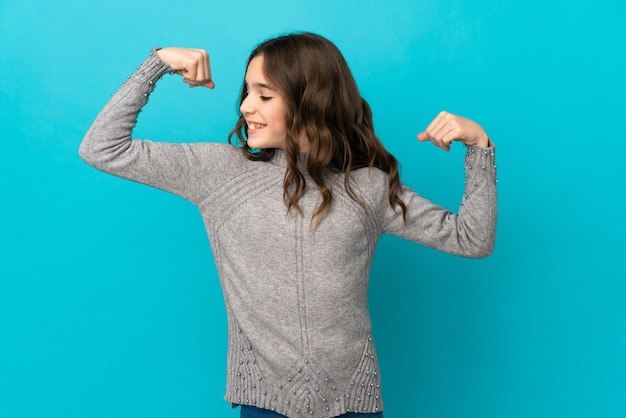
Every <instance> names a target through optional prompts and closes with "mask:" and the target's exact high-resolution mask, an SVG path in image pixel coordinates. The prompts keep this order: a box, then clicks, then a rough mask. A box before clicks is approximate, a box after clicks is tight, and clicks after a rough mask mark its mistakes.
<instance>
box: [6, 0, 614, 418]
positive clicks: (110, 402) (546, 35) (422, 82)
mask: <svg viewBox="0 0 626 418" xmlns="http://www.w3.org/2000/svg"><path fill="white" fill-rule="evenodd" d="M158 3H159V2H149V1H143V2H142V1H139V0H125V1H109V2H84V1H77V0H59V1H55V2H49V1H34V0H20V1H14V2H8V1H5V0H3V1H2V2H0V109H1V111H0V137H1V144H2V148H1V151H0V176H1V177H0V179H1V182H0V195H1V196H2V197H1V199H2V201H1V204H0V211H1V216H0V417H7V418H27V417H28V418H44V417H46V418H47V417H51V418H52V417H54V418H56V417H62V418H84V417H91V418H101V417H102V418H104V417H118V418H124V417H148V416H149V417H155V418H161V417H163V418H164V417H187V418H193V417H235V416H236V413H237V412H236V411H231V410H230V409H229V406H228V405H227V404H226V403H225V402H223V401H222V395H223V393H224V374H225V349H226V338H225V337H226V335H225V333H226V323H225V315H224V312H223V302H222V299H221V292H220V289H219V285H218V282H217V278H216V275H215V271H214V265H213V261H212V259H211V256H210V251H209V245H208V242H207V238H206V236H205V232H204V230H203V226H202V222H201V219H200V216H199V214H198V213H197V211H196V209H195V207H193V205H191V204H190V203H187V202H185V201H183V200H181V199H178V198H176V197H174V196H171V195H169V194H166V193H163V192H160V191H157V190H153V189H150V188H147V187H144V186H140V185H136V184H133V183H130V182H127V181H124V180H120V179H117V178H114V177H111V176H108V175H105V174H102V173H100V172H97V171H95V170H93V169H91V168H89V167H88V166H87V165H85V164H83V163H82V162H81V161H80V160H79V158H78V156H77V148H78V145H79V142H80V140H81V138H82V136H83V135H84V133H85V132H86V130H87V129H88V127H89V125H90V122H91V121H92V120H93V118H94V117H95V116H96V114H97V112H98V111H99V109H100V108H101V107H102V106H103V105H104V103H105V102H106V100H107V99H108V97H109V96H110V94H111V93H112V92H113V91H115V90H116V89H117V87H118V86H119V84H120V83H121V81H122V80H123V79H124V78H125V77H126V76H127V75H128V74H130V73H131V72H132V71H133V70H134V69H135V66H136V65H137V64H138V63H139V61H141V60H142V59H143V58H144V56H145V55H146V54H147V52H148V50H149V48H150V47H153V46H157V45H160V46H168V45H181V46H195V47H203V48H206V49H208V50H209V52H210V53H211V58H212V63H213V71H214V76H215V81H216V83H217V88H216V89H215V90H214V91H209V90H206V89H193V90H190V89H187V88H185V86H184V85H183V84H182V83H181V82H180V79H179V78H177V77H167V78H166V79H165V80H163V81H162V82H161V83H160V85H159V87H158V89H157V91H156V92H155V94H154V95H153V96H152V98H151V102H150V104H149V106H148V107H147V108H146V109H145V111H144V113H142V116H141V119H140V124H139V126H138V128H137V131H136V134H137V136H139V137H144V138H152V139H160V140H172V141H179V140H187V141H199V140H217V141H224V140H225V137H226V133H227V132H228V130H229V129H230V127H231V126H232V124H233V121H234V120H235V117H236V113H235V109H236V97H237V92H238V89H239V87H240V82H241V79H242V76H243V71H244V63H245V59H246V57H247V54H248V53H249V51H250V49H251V48H252V47H253V46H254V45H255V44H256V43H257V42H259V41H261V40H263V39H265V38H267V37H270V36H273V35H276V34H280V33H284V32H287V31H292V30H309V31H314V32H318V33H320V34H323V35H325V36H327V37H328V38H330V39H331V40H333V41H334V42H335V43H336V44H337V45H338V46H339V47H340V48H341V49H342V51H343V52H344V54H345V56H346V58H347V60H348V61H349V63H350V65H351V67H352V69H353V71H354V73H355V76H356V77H357V80H358V82H359V85H360V87H361V89H362V94H363V95H364V96H365V97H366V98H367V99H368V100H369V102H370V104H371V105H372V108H373V110H374V112H375V122H376V126H377V131H378V133H379V135H380V136H381V138H382V139H383V141H384V142H385V144H386V145H387V146H388V147H389V149H390V150H391V151H392V152H394V153H395V154H396V155H397V156H398V158H399V159H400V161H401V163H402V165H403V179H404V181H405V182H406V183H408V184H409V185H411V186H412V187H413V188H415V189H416V190H418V191H419V192H421V193H422V194H423V195H425V196H426V197H428V198H430V199H431V200H434V201H436V202H438V203H440V204H442V205H444V206H446V207H449V208H450V209H453V210H456V207H457V204H458V202H459V198H460V194H461V191H462V180H463V173H462V158H463V150H462V148H461V147H458V146H457V147H455V148H454V149H453V151H452V152H451V153H449V154H447V153H444V152H441V151H440V150H438V149H436V148H434V147H432V146H431V145H430V144H422V143H417V141H415V135H416V134H417V133H419V131H420V130H421V129H423V128H424V127H425V126H426V125H427V124H428V122H429V121H430V119H431V118H432V117H434V116H435V115H436V114H437V113H438V112H439V111H440V110H442V109H446V110H449V111H451V112H454V113H459V114H462V115H465V116H468V117H471V118H474V119H476V120H478V121H479V122H480V123H481V124H482V125H483V126H484V127H485V128H486V129H487V131H488V132H489V133H490V135H491V137H492V138H493V139H494V141H495V142H496V143H497V144H498V147H499V148H498V165H499V167H500V168H499V173H498V176H499V179H500V186H499V191H500V194H499V196H500V202H501V206H500V219H499V225H498V226H499V230H498V241H497V247H496V251H495V253H494V254H493V256H492V257H490V258H488V259H485V260H478V261H477V260H465V259H459V258H454V257H452V256H448V255H445V254H439V253H436V252H434V251H432V250H429V249H426V248H422V247H419V246H417V245H415V244H411V243H408V242H404V241H401V240H399V239H395V238H391V237H388V238H385V239H383V240H382V241H381V244H380V246H379V251H378V253H377V255H376V259H375V264H374V269H373V275H372V283H371V290H370V295H371V297H370V303H371V310H372V314H373V318H374V326H375V334H376V338H377V341H378V349H379V355H380V358H381V362H382V374H383V381H384V384H385V388H384V390H385V391H384V394H385V398H386V407H387V408H386V416H388V417H389V418H396V417H409V418H411V417H437V418H443V417H445V418H447V417H461V416H463V417H471V418H473V417H476V418H479V417H480V418H502V417H507V418H508V417H520V418H521V417H530V416H532V417H537V418H548V417H568V418H574V417H604V418H607V417H616V418H617V417H620V418H623V417H625V416H626V396H625V395H624V394H626V280H625V278H626V274H625V273H626V268H625V266H624V258H623V257H624V249H625V246H624V243H623V236H624V234H626V228H625V226H624V221H623V213H622V210H623V195H624V179H625V176H624V174H623V171H622V170H623V169H624V161H625V160H624V156H623V154H622V148H623V144H622V142H623V140H624V138H623V136H624V122H625V117H624V115H625V114H626V105H625V104H624V103H625V100H624V98H625V97H626V87H625V83H624V63H625V57H626V42H625V40H626V29H624V27H626V6H625V5H624V3H623V2H621V1H618V0H595V1H591V0H582V1H575V0H568V1H565V0H557V1H543V0H542V1H538V0H532V1H517V2H515V1H490V0H486V1H474V0H451V1H443V0H410V1H409V0H406V1H400V0H385V1H379V2H374V1H330V0H317V1H315V2H310V3H307V4H299V3H297V2H294V1H277V2H253V1H249V0H239V1H231V2H226V1H220V2H216V1H213V2H211V1H197V0H194V1H186V2H185V1H181V2H172V1H169V2H161V3H162V4H158ZM215 3H217V4H215Z"/></svg>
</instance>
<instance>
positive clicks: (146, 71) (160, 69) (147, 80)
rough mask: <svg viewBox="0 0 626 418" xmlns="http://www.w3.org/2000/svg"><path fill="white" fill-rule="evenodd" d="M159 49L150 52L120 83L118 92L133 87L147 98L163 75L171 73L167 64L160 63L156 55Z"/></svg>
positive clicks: (171, 70)
mask: <svg viewBox="0 0 626 418" xmlns="http://www.w3.org/2000/svg"><path fill="white" fill-rule="evenodd" d="M159 49H160V48H153V49H151V50H150V54H149V55H148V57H147V58H146V59H145V61H142V62H141V63H140V64H139V66H138V67H137V69H136V70H135V72H133V73H132V74H131V75H129V76H128V77H127V78H126V80H124V81H123V82H122V85H121V86H120V90H123V87H124V86H125V85H128V84H130V85H135V86H139V87H140V88H141V91H142V93H143V95H144V96H145V97H148V95H149V94H150V93H152V91H153V90H154V88H155V87H156V82H157V81H158V80H160V79H161V78H163V74H165V73H168V72H169V73H172V72H173V69H172V68H171V67H170V66H169V65H168V64H165V63H164V62H161V60H160V59H159V56H158V55H157V53H156V51H158V50H159ZM118 91H119V90H118Z"/></svg>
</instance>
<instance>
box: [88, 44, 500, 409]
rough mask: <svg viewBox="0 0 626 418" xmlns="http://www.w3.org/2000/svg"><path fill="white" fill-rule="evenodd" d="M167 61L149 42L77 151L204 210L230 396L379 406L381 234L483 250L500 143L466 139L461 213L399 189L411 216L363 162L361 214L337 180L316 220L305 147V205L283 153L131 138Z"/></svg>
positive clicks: (266, 403)
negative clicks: (289, 179) (292, 201)
mask: <svg viewBox="0 0 626 418" xmlns="http://www.w3.org/2000/svg"><path fill="white" fill-rule="evenodd" d="M169 70H170V68H169V67H168V66H167V65H165V64H163V63H161V62H159V60H158V57H157V56H156V54H155V53H151V55H150V56H149V57H148V58H147V60H146V61H145V62H144V63H142V65H141V66H140V68H139V69H138V70H137V71H136V72H135V73H134V74H133V76H132V77H131V78H130V79H129V80H128V81H126V82H125V83H124V84H123V85H122V87H121V88H120V89H119V91H118V92H117V93H115V94H114V95H113V97H112V98H111V100H110V101H109V102H108V104H107V105H106V106H105V107H104V108H103V109H102V111H101V112H100V114H99V115H98V117H97V119H96V120H95V121H94V123H93V125H92V126H91V128H90V129H89V131H88V133H87V135H86V136H85V138H84V140H83V142H82V143H81V146H80V156H81V157H82V158H83V159H84V160H85V161H86V162H87V163H89V164H90V165H92V166H94V167H96V168H98V169H100V170H104V171H106V172H108V173H111V174H113V175H116V176H120V177H124V178H127V179H130V180H133V181H137V182H141V183H145V184H148V185H151V186H154V187H158V188H160V189H163V190H167V191H169V192H172V193H175V194H177V195H179V196H182V197H183V198H185V199H187V200H189V201H191V202H193V203H194V204H195V205H197V207H198V208H199V210H200V213H201V215H202V218H203V220H204V224H205V226H206V230H207V234H208V237H209V240H210V243H211V249H212V251H213V256H214V258H215V263H216V266H217V269H218V273H219V278H220V282H221V286H222V289H223V294H224V299H225V304H226V310H227V316H228V331H229V337H228V371H227V388H226V396H225V399H226V400H228V401H230V402H232V403H236V404H248V405H255V406H257V407H260V408H266V409H271V410H275V411H277V412H279V413H281V414H284V415H287V416H289V417H301V416H306V417H320V418H321V417H334V416H338V415H341V414H344V413H346V412H349V411H358V412H377V411H380V410H382V408H383V403H382V397H381V388H380V374H379V368H378V361H377V357H376V350H375V347H374V342H373V340H372V329H371V322H370V316H369V311H368V304H367V289H368V280H369V273H370V266H371V262H372V258H373V255H374V249H375V247H376V243H377V241H378V239H379V237H380V236H381V235H382V234H384V233H388V234H393V235H397V236H400V237H404V238H407V239H409V240H412V241H415V242H418V243H421V244H423V245H427V246H429V247H433V248H436V249H439V250H442V251H445V252H448V253H451V254H457V255H461V256H466V257H484V256H487V255H489V254H490V253H491V251H492V249H493V246H494V237H495V225H496V213H497V204H496V181H495V166H494V148H493V147H491V148H489V149H481V148H477V147H473V146H470V147H468V152H467V155H466V157H465V168H466V173H467V185H466V190H465V194H464V196H463V202H462V204H461V206H460V209H459V211H458V214H453V213H450V212H449V211H447V210H445V209H443V208H441V207H439V206H436V205H434V204H432V203H431V202H429V201H427V200H426V199H424V198H422V197H421V196H419V195H418V194H416V193H415V192H413V191H411V190H410V189H408V188H406V187H403V188H402V190H401V193H400V197H401V198H402V200H403V201H404V202H405V204H406V206H407V219H406V224H405V223H404V222H403V219H402V212H401V211H400V210H399V209H398V210H394V209H392V208H391V206H390V205H389V201H388V179H387V175H386V174H385V173H384V172H382V171H380V170H378V169H359V170H356V171H355V172H353V174H352V184H353V185H354V189H355V191H357V193H358V195H359V196H360V197H361V198H362V200H363V201H364V202H365V204H366V206H367V214H366V212H365V211H364V210H363V208H362V207H361V206H359V205H358V204H356V203H355V202H354V201H353V200H352V199H351V198H350V197H349V196H348V195H347V193H346V192H345V190H343V188H342V187H340V186H336V187H334V188H333V203H332V205H331V207H330V209H329V210H328V212H327V214H326V216H325V217H324V219H323V221H322V222H321V224H320V225H319V227H318V228H317V229H316V230H313V229H312V228H311V214H312V213H313V211H314V209H315V207H316V206H317V204H318V203H319V198H320V195H319V193H318V191H317V189H316V188H315V186H314V182H313V181H312V179H310V178H309V177H308V176H307V174H306V170H305V168H304V159H305V158H304V157H303V161H301V162H300V164H301V165H300V168H301V169H302V170H303V172H304V173H305V178H306V179H307V180H308V181H307V188H306V190H305V193H304V196H303V197H302V199H301V201H300V205H301V207H302V209H303V211H304V216H301V215H299V214H298V213H297V212H295V211H293V212H294V213H289V214H288V213H287V211H286V206H285V203H284V200H283V177H284V174H285V156H284V154H283V152H282V151H278V152H277V153H276V155H275V156H274V157H273V158H272V159H271V160H270V161H267V162H253V161H250V160H247V159H246V158H244V156H243V155H242V152H241V150H239V149H238V148H236V147H234V146H231V145H227V144H219V143H206V142H205V143H190V144H178V143H164V142H151V141H146V140H137V139H131V134H132V130H133V128H134V126H135V124H136V121H137V115H138V113H139V111H140V110H141V108H142V107H143V106H144V105H145V104H146V102H147V100H148V95H149V94H150V93H151V92H152V91H153V89H154V84H155V82H156V81H157V80H158V79H159V78H160V77H161V76H162V75H163V74H165V73H166V72H168V71H169ZM336 184H337V185H341V184H343V181H341V180H340V181H338V182H337V183H336Z"/></svg>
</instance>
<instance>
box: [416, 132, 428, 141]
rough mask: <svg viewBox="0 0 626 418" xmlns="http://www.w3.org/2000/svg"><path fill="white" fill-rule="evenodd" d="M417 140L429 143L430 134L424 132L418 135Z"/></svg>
mask: <svg viewBox="0 0 626 418" xmlns="http://www.w3.org/2000/svg"><path fill="white" fill-rule="evenodd" d="M417 139H418V140H420V141H428V139H429V138H428V134H427V133H426V132H422V133H420V134H419V135H417Z"/></svg>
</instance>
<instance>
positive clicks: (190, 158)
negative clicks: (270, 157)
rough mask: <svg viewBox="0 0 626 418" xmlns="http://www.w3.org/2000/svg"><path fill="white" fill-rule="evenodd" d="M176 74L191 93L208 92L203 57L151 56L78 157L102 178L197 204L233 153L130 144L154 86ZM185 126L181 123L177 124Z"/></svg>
mask: <svg viewBox="0 0 626 418" xmlns="http://www.w3.org/2000/svg"><path fill="white" fill-rule="evenodd" d="M167 72H176V73H179V74H180V75H182V76H183V81H184V82H185V83H188V84H189V85H190V86H191V87H196V86H204V87H209V88H213V87H214V86H215V84H214V83H213V80H212V75H211V69H210V66H209V57H208V54H207V53H206V51H204V50H198V49H187V48H166V49H161V50H158V51H154V50H153V51H152V52H151V53H150V55H149V56H148V57H147V59H146V60H145V61H144V62H143V63H142V64H141V66H140V67H139V68H138V69H137V71H135V73H134V74H133V75H132V76H131V77H129V79H128V80H127V81H125V82H124V84H122V86H121V87H120V89H119V90H118V91H117V92H116V93H115V94H114V95H113V97H111V99H110V100H109V102H108V103H107V104H106V105H105V106H104V108H103V109H102V110H101V111H100V113H99V114H98V117H97V118H96V120H95V121H94V122H93V124H92V125H91V127H90V128H89V131H88V132H87V134H86V135H85V137H84V139H83V141H82V143H81V145H80V149H79V154H80V156H81V158H82V159H83V160H85V162H87V163H88V164H90V165H92V166H93V167H95V168H98V169H100V170H102V171H105V172H107V173H110V174H113V175H116V176H119V177H123V178H127V179H129V180H133V181H137V182H140V183H144V184H148V185H151V186H154V187H158V188H160V189H163V190H167V191H169V192H172V193H174V194H177V195H180V196H182V197H184V198H186V199H188V200H191V201H192V202H196V203H197V202H199V201H200V200H201V199H202V198H203V197H204V196H206V194H207V192H208V190H209V189H210V188H211V187H212V186H213V185H214V183H213V182H217V181H219V180H220V179H221V178H223V177H224V176H225V175H226V174H228V167H222V165H224V164H225V163H224V161H227V160H229V159H228V158H224V157H225V156H226V154H229V155H230V154H233V153H235V150H234V149H231V148H233V147H230V146H228V145H225V144H217V143H208V142H204V143H199V142H196V143H171V142H155V141H148V140H139V139H134V138H132V133H133V129H134V127H135V125H136V123H137V117H138V115H139V112H140V111H141V108H142V107H143V106H144V105H145V104H146V103H147V101H148V97H149V95H150V94H151V93H152V92H153V90H154V88H155V85H156V83H157V81H158V80H159V79H160V78H161V77H162V76H163V75H164V74H165V73H167ZM180 123H184V122H180ZM199 176H200V177H202V181H196V180H197V179H198V177H199Z"/></svg>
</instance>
